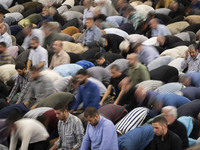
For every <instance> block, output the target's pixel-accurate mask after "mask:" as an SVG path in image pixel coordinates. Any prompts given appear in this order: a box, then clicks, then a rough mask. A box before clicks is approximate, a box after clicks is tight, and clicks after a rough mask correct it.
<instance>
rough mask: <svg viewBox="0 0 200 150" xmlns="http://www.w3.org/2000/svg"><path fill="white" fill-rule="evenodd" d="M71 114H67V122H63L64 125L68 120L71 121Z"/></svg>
mask: <svg viewBox="0 0 200 150" xmlns="http://www.w3.org/2000/svg"><path fill="white" fill-rule="evenodd" d="M71 117H72V116H71V114H70V113H69V115H68V117H67V120H66V121H65V123H68V122H69V121H70V120H71Z"/></svg>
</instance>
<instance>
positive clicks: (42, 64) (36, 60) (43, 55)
mask: <svg viewBox="0 0 200 150" xmlns="http://www.w3.org/2000/svg"><path fill="white" fill-rule="evenodd" d="M30 46H31V48H32V49H31V51H30V54H29V57H28V61H27V70H30V67H31V65H32V66H35V67H36V68H38V69H39V70H44V69H47V68H48V53H47V50H46V49H44V48H43V47H41V46H40V43H39V39H38V38H37V37H33V38H32V39H31V42H30Z"/></svg>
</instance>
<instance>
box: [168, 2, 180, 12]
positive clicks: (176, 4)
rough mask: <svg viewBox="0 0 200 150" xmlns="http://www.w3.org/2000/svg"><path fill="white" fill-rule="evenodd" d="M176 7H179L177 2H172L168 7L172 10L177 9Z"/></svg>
mask: <svg viewBox="0 0 200 150" xmlns="http://www.w3.org/2000/svg"><path fill="white" fill-rule="evenodd" d="M178 7H179V4H178V2H174V3H172V4H171V5H170V6H169V8H170V9H171V10H172V11H174V12H175V11H177V9H178Z"/></svg>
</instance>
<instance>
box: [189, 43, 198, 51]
mask: <svg viewBox="0 0 200 150" xmlns="http://www.w3.org/2000/svg"><path fill="white" fill-rule="evenodd" d="M188 49H189V50H193V49H195V51H198V48H197V45H196V44H191V45H189V47H188Z"/></svg>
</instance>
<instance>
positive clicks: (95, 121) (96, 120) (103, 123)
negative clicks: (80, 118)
mask: <svg viewBox="0 0 200 150" xmlns="http://www.w3.org/2000/svg"><path fill="white" fill-rule="evenodd" d="M84 117H85V118H86V120H87V121H88V125H87V130H86V133H85V136H84V138H83V141H82V145H81V148H80V150H87V149H88V148H89V146H90V145H91V150H118V149H119V148H118V138H117V132H116V130H115V126H114V125H113V123H112V122H111V121H110V120H108V119H106V118H104V117H102V116H100V115H99V113H98V111H97V109H96V108H94V107H88V108H86V109H85V112H84Z"/></svg>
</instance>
